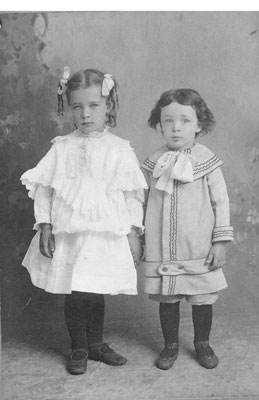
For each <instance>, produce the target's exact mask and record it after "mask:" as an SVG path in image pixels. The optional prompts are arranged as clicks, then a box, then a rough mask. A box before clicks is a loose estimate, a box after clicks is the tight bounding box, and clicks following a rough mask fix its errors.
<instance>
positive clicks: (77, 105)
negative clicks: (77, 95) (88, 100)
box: [73, 104, 81, 110]
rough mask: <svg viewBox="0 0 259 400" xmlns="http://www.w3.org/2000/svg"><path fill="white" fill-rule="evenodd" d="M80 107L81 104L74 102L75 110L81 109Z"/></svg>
mask: <svg viewBox="0 0 259 400" xmlns="http://www.w3.org/2000/svg"><path fill="white" fill-rule="evenodd" d="M79 108H81V106H80V105H79V104H74V105H73V110H77V109H79Z"/></svg>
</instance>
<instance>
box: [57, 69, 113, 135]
mask: <svg viewBox="0 0 259 400" xmlns="http://www.w3.org/2000/svg"><path fill="white" fill-rule="evenodd" d="M103 79H104V73H103V72H101V71H99V70H97V69H85V70H81V71H78V72H76V73H74V74H73V75H72V76H71V77H70V78H69V79H68V81H67V83H66V87H65V91H66V96H67V101H68V104H70V95H71V92H73V91H75V90H79V89H87V88H88V87H90V86H100V87H102V83H103ZM112 79H113V82H114V87H113V88H112V89H111V90H110V93H109V95H108V96H107V98H106V103H107V105H108V106H109V111H108V112H107V120H106V124H107V125H109V126H111V127H115V126H116V125H117V112H118V109H119V98H118V83H117V81H116V79H115V78H114V77H113V76H112Z"/></svg>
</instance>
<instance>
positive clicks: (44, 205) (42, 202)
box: [33, 185, 53, 230]
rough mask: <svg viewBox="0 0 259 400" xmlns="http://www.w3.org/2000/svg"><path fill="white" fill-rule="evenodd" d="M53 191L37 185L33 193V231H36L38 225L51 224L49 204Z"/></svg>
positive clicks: (47, 187)
mask: <svg viewBox="0 0 259 400" xmlns="http://www.w3.org/2000/svg"><path fill="white" fill-rule="evenodd" d="M52 196H53V189H52V188H51V187H50V186H43V185H37V188H36V189H35V192H34V217H35V224H34V226H33V229H35V230H38V229H39V224H41V223H51V203H52Z"/></svg>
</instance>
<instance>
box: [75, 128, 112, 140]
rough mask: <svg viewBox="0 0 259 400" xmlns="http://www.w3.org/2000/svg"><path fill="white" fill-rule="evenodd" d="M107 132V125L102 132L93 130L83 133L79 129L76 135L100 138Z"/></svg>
mask: <svg viewBox="0 0 259 400" xmlns="http://www.w3.org/2000/svg"><path fill="white" fill-rule="evenodd" d="M107 133H108V128H107V127H106V128H104V130H103V131H102V132H98V131H93V132H90V133H83V132H81V131H80V130H79V129H77V130H76V136H78V137H80V138H87V139H92V138H100V137H103V136H104V135H106V134H107Z"/></svg>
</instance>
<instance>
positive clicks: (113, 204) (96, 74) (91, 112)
mask: <svg viewBox="0 0 259 400" xmlns="http://www.w3.org/2000/svg"><path fill="white" fill-rule="evenodd" d="M66 73H67V71H65V72H64V76H63V79H62V80H61V84H62V89H63V92H66V96H67V100H68V104H69V107H70V109H71V112H72V115H73V119H74V123H75V126H76V128H77V129H76V130H75V131H73V132H72V133H70V134H68V135H64V136H58V137H56V138H54V139H53V140H52V143H53V144H52V147H51V149H50V150H49V151H48V153H47V154H46V155H45V156H44V157H43V158H42V160H41V161H40V162H39V163H38V164H37V166H36V167H35V168H33V169H30V170H28V171H27V172H25V173H24V174H23V175H22V177H21V181H22V183H23V184H24V185H26V188H27V189H28V190H29V196H30V197H31V198H32V199H33V200H34V213H35V220H36V223H35V225H34V229H35V230H37V233H36V235H35V236H34V238H33V239H32V242H31V244H30V247H29V249H28V251H27V253H26V255H25V258H24V260H23V263H22V265H23V266H25V267H26V268H27V270H28V271H29V274H30V276H31V280H32V283H33V284H34V285H35V286H37V287H39V288H42V289H44V290H45V291H47V292H50V293H63V294H66V299H65V320H66V325H67V328H68V332H69V334H70V337H71V343H72V352H71V355H70V358H69V363H68V369H69V371H70V373H72V374H81V373H84V372H85V371H86V366H87V358H89V359H93V360H97V361H102V362H104V363H106V364H109V365H123V364H125V363H126V361H127V360H126V358H125V357H122V356H121V355H119V354H118V353H116V352H115V351H114V350H112V349H111V348H110V347H109V346H108V345H107V344H106V343H103V337H102V336H103V324H104V294H111V295H116V294H120V293H123V294H129V295H135V294H137V288H136V284H137V282H136V270H135V265H134V264H138V263H139V259H140V257H141V252H142V247H141V244H140V241H139V234H141V233H142V204H143V200H144V199H143V191H144V188H145V187H146V182H145V178H144V176H143V174H142V172H141V171H140V169H139V164H138V161H137V158H136V155H135V153H134V151H133V149H132V148H131V146H130V144H129V142H128V141H126V140H124V139H121V138H119V137H117V136H115V135H114V134H112V133H111V132H110V131H109V127H114V126H116V116H117V109H118V95H117V83H116V80H115V79H114V77H112V76H111V75H109V74H103V73H102V72H100V71H98V70H95V69H87V70H82V71H79V72H77V73H75V74H74V75H73V76H72V77H71V78H70V79H68V78H69V77H68V76H65V75H66Z"/></svg>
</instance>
